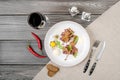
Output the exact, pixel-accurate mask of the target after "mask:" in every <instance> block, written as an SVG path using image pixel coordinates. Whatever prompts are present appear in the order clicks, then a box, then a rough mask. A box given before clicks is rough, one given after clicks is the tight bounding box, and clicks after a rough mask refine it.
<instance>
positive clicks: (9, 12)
mask: <svg viewBox="0 0 120 80" xmlns="http://www.w3.org/2000/svg"><path fill="white" fill-rule="evenodd" d="M117 1H119V0H44V1H43V0H34V1H32V0H1V1H0V80H32V78H33V77H34V76H35V75H36V74H37V72H39V71H40V70H41V69H42V68H43V66H44V64H46V63H47V62H48V61H49V59H48V58H47V59H44V60H40V59H37V58H36V57H34V56H33V55H30V54H29V52H28V51H27V50H26V45H27V43H26V40H27V39H29V40H31V43H32V45H33V46H34V48H35V49H36V50H37V51H38V49H37V48H36V46H37V44H36V42H35V41H34V40H33V37H32V36H31V34H30V32H31V31H33V32H36V33H37V34H38V35H39V36H40V37H41V39H42V40H43V39H44V36H45V34H46V32H47V30H48V29H49V28H50V27H51V26H52V25H53V24H55V23H56V22H59V21H63V20H73V21H76V22H78V23H80V24H82V26H84V27H86V26H87V25H89V24H90V23H91V22H93V21H94V20H95V19H96V18H97V17H98V16H100V15H101V14H102V13H103V12H104V11H105V10H107V9H108V8H109V7H111V6H112V5H113V4H115V3H116V2H117ZM71 6H77V7H79V9H80V10H81V11H86V12H91V13H92V20H91V22H84V21H81V20H80V16H79V17H76V18H72V17H71V16H70V15H69V13H68V9H69V8H70V7H71ZM34 11H37V12H42V13H44V14H46V15H47V16H48V17H49V19H50V24H49V25H48V27H46V28H45V29H41V30H35V29H33V28H31V27H30V26H29V25H28V24H27V16H28V15H29V14H30V13H31V12H34ZM43 52H44V50H43ZM8 64H9V65H8ZM23 64H24V65H23ZM30 64H33V65H30ZM35 64H39V65H35Z"/></svg>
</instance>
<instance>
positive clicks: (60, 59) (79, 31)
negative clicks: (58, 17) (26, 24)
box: [44, 21, 90, 67]
mask: <svg viewBox="0 0 120 80" xmlns="http://www.w3.org/2000/svg"><path fill="white" fill-rule="evenodd" d="M67 28H71V29H72V30H73V31H74V32H75V33H74V34H75V35H78V37H79V40H78V42H77V44H76V47H77V48H78V55H77V57H76V58H75V57H74V56H73V55H69V57H68V59H67V60H64V59H65V57H66V54H63V53H62V51H61V53H60V55H59V56H58V55H55V54H54V53H53V50H52V48H51V47H50V45H49V44H50V41H52V40H54V38H53V37H54V36H55V35H56V34H58V35H60V34H61V33H62V32H63V31H64V29H67ZM44 46H45V51H46V53H47V55H48V57H49V58H50V60H51V61H52V62H53V63H55V64H58V65H60V66H64V67H69V66H74V65H76V64H78V63H80V62H82V61H83V60H84V59H85V58H86V56H87V55H88V51H89V48H90V39H89V36H88V33H87V32H86V30H85V29H84V28H83V27H82V26H81V25H80V24H78V23H76V22H73V21H61V22H59V23H56V24H55V25H53V27H51V28H50V29H49V31H48V32H47V34H46V36H45V41H44Z"/></svg>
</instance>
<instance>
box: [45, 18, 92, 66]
mask: <svg viewBox="0 0 120 80" xmlns="http://www.w3.org/2000/svg"><path fill="white" fill-rule="evenodd" d="M62 22H72V23H77V22H74V21H69V20H66V21H60V22H57V23H55V24H54V25H52V27H51V28H50V29H49V30H48V31H47V33H46V35H45V38H44V48H45V52H46V54H47V56H48V57H49V59H50V60H51V61H52V62H53V63H55V64H56V65H59V66H62V67H72V66H75V65H77V64H80V63H81V62H82V61H84V60H85V59H86V57H87V55H88V54H89V50H90V36H89V34H88V32H87V30H86V29H85V28H84V27H83V26H82V25H81V24H79V23H77V24H79V25H80V27H81V28H82V29H83V30H84V31H85V32H86V33H87V38H88V43H89V46H88V51H87V55H86V56H85V57H84V58H83V59H82V60H81V61H80V62H78V63H76V64H72V65H62V64H59V63H56V62H54V61H53V60H52V59H51V58H50V56H49V54H48V53H47V50H46V45H45V43H46V37H47V35H48V32H50V31H51V30H52V29H53V28H54V26H55V25H56V24H58V23H62Z"/></svg>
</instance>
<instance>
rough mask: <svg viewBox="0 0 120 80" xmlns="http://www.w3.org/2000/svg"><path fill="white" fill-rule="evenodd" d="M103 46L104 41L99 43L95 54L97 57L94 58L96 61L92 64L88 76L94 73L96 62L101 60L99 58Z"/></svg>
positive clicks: (104, 44)
mask: <svg viewBox="0 0 120 80" xmlns="http://www.w3.org/2000/svg"><path fill="white" fill-rule="evenodd" d="M105 46H106V43H105V41H101V42H100V45H99V46H98V52H97V56H96V61H95V62H94V64H93V65H92V67H91V69H90V72H89V76H90V75H91V74H92V73H93V71H94V69H95V67H96V64H97V61H98V60H99V59H100V58H101V56H102V54H103V51H104V49H105Z"/></svg>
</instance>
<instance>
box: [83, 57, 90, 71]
mask: <svg viewBox="0 0 120 80" xmlns="http://www.w3.org/2000/svg"><path fill="white" fill-rule="evenodd" d="M89 64H90V59H89V60H88V61H87V63H86V64H85V67H84V71H83V73H85V72H86V71H87V69H88V67H89Z"/></svg>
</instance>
